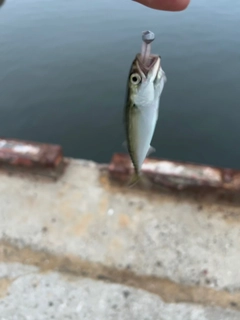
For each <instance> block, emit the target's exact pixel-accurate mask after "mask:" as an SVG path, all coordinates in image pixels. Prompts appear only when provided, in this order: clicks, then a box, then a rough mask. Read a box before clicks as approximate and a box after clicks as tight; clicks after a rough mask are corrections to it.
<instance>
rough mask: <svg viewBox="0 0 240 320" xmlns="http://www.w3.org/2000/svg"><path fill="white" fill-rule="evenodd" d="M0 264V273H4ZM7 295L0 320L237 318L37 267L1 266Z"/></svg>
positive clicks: (233, 314) (0, 304) (235, 314)
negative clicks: (7, 284)
mask: <svg viewBox="0 0 240 320" xmlns="http://www.w3.org/2000/svg"><path fill="white" fill-rule="evenodd" d="M5 267H6V265H4V267H3V266H2V265H0V275H1V274H2V273H3V274H4V275H6V272H5V270H4V269H5ZM7 268H8V271H7V274H9V273H11V277H10V278H9V279H10V280H11V282H10V284H9V288H8V295H7V296H6V297H5V298H4V299H2V300H0V315H1V316H0V319H2V320H3V319H8V320H10V319H11V320H15V319H16V320H25V319H28V320H46V319H58V320H65V319H69V320H70V319H71V320H79V319H86V320H117V319H119V320H120V319H121V320H132V319H139V320H156V319H158V320H173V319H174V320H182V319H184V320H190V319H191V320H215V319H218V320H227V319H232V320H238V319H239V313H238V312H236V311H226V310H222V309H220V308H211V307H207V308H203V307H201V306H192V305H190V304H181V303H180V304H174V303H173V304H167V303H164V302H163V301H162V300H161V299H160V298H159V297H157V296H155V295H153V294H148V293H146V292H145V291H143V290H137V289H132V288H128V287H126V286H122V285H116V284H106V283H104V282H102V281H93V280H90V279H83V278H74V277H69V276H68V277H67V276H61V275H60V274H58V273H55V272H50V273H47V274H39V273H38V270H37V268H33V267H31V266H21V265H19V264H17V265H16V264H9V265H7Z"/></svg>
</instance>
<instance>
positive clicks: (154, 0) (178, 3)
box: [133, 0, 190, 11]
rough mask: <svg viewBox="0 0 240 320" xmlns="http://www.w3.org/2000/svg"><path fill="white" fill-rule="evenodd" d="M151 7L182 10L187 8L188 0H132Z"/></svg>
mask: <svg viewBox="0 0 240 320" xmlns="http://www.w3.org/2000/svg"><path fill="white" fill-rule="evenodd" d="M133 1H136V2H139V3H141V4H143V5H144V6H147V7H149V8H152V9H157V10H166V11H182V10H184V9H186V8H187V6H188V5H189V2H190V0H133Z"/></svg>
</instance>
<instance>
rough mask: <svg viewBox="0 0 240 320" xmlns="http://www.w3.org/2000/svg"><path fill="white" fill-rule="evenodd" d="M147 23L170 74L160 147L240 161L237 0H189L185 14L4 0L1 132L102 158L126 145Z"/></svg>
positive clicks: (0, 12) (0, 13) (121, 3)
mask: <svg viewBox="0 0 240 320" xmlns="http://www.w3.org/2000/svg"><path fill="white" fill-rule="evenodd" d="M229 3H231V4H232V5H231V6H229ZM146 29H150V30H152V31H154V32H155V35H156V40H155V42H154V45H153V50H154V52H156V53H159V54H160V55H161V56H162V67H163V69H164V71H165V72H166V75H167V78H168V81H167V83H166V86H165V88H164V91H163V94H162V98H161V105H160V112H159V121H158V124H157V128H156V132H155V135H154V139H153V142H152V145H153V146H154V147H155V148H156V149H157V151H156V153H155V154H154V156H157V157H163V158H168V159H173V160H183V161H194V162H199V163H205V164H212V165H217V166H219V165H220V166H225V167H234V168H239V169H240V104H239V100H240V99H239V98H240V2H239V0H231V2H230V1H226V0H214V1H209V0H192V4H191V5H190V6H189V8H188V9H187V10H186V11H184V12H180V13H169V12H160V11H155V10H151V9H149V8H146V7H143V6H141V5H139V4H137V3H135V2H133V1H130V0H118V1H117V0H92V1H90V0H69V1H67V0H51V1H49V0H34V1H33V0H21V1H20V0H6V2H5V4H4V5H3V6H2V7H1V9H0V136H1V137H3V136H4V137H13V138H20V139H27V140H35V141H40V142H50V143H59V144H61V145H62V146H63V148H64V152H65V155H67V156H72V157H79V158H85V159H92V160H96V161H100V162H107V161H109V160H110V159H111V156H112V154H113V153H114V152H122V151H124V149H123V148H122V142H123V140H124V139H125V138H124V129H123V115H122V113H123V107H124V100H125V89H126V79H127V75H128V71H129V67H130V64H131V62H132V60H133V58H134V56H135V54H136V53H137V52H138V51H139V50H140V45H141V32H142V31H143V30H146Z"/></svg>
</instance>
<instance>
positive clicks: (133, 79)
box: [130, 73, 142, 84]
mask: <svg viewBox="0 0 240 320" xmlns="http://www.w3.org/2000/svg"><path fill="white" fill-rule="evenodd" d="M130 79H131V82H132V84H139V83H140V82H141V80H142V79H141V77H140V75H139V74H138V73H133V74H132V75H131V78H130Z"/></svg>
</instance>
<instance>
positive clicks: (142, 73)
mask: <svg viewBox="0 0 240 320" xmlns="http://www.w3.org/2000/svg"><path fill="white" fill-rule="evenodd" d="M142 39H143V43H142V51H141V53H139V54H137V55H136V57H135V59H134V61H133V63H132V65H131V69H130V73H129V77H128V84H127V96H126V106H125V129H126V136H127V141H126V145H127V149H128V152H129V155H130V157H131V160H132V163H133V166H134V170H135V173H134V175H133V177H132V179H131V182H130V185H133V184H135V183H136V182H137V181H138V180H139V179H140V172H141V167H142V164H143V162H144V160H145V158H146V157H147V156H148V155H149V154H150V153H151V152H153V151H155V149H154V148H153V147H152V146H151V141H152V138H153V134H154V131H155V127H156V123H157V119H158V109H159V103H160V96H161V93H162V91H163V87H164V84H165V82H166V80H167V78H166V75H165V72H164V71H163V69H162V68H161V64H160V62H161V57H160V56H159V55H155V54H151V42H152V41H153V40H154V33H152V32H151V31H145V32H144V33H143V35H142Z"/></svg>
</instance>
